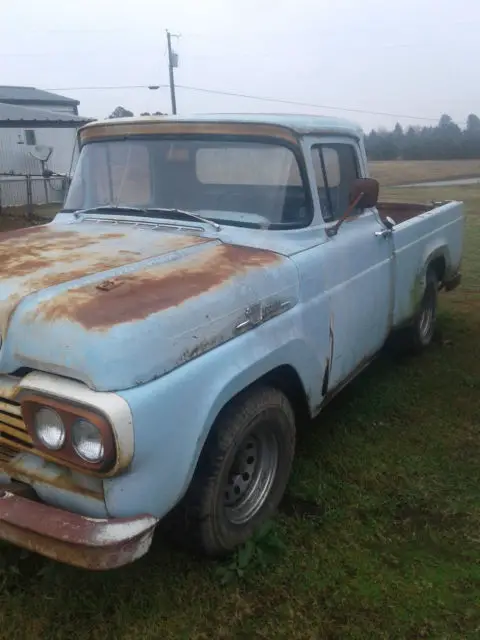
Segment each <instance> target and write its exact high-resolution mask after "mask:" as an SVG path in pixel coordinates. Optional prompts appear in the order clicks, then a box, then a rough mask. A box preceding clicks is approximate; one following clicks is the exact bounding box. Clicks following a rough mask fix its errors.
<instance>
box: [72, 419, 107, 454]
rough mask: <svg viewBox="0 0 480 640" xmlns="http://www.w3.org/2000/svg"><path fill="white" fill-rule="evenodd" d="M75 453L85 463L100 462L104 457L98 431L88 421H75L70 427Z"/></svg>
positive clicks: (100, 436) (103, 448)
mask: <svg viewBox="0 0 480 640" xmlns="http://www.w3.org/2000/svg"><path fill="white" fill-rule="evenodd" d="M72 444H73V448H74V450H75V453H76V454H77V455H78V456H80V458H82V460H85V461H86V462H92V463H94V462H100V461H101V460H103V456H104V455H105V447H104V444H103V438H102V434H101V432H100V429H99V428H98V427H96V426H95V425H94V424H92V423H91V422H88V420H77V421H76V422H75V424H74V425H73V427H72Z"/></svg>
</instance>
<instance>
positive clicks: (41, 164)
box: [0, 86, 90, 207]
mask: <svg viewBox="0 0 480 640" xmlns="http://www.w3.org/2000/svg"><path fill="white" fill-rule="evenodd" d="M78 105H79V102H78V100H73V99H71V98H66V97H64V96H60V95H57V94H54V93H50V92H47V91H41V90H39V89H35V88H33V87H5V86H0V206H1V207H8V206H15V205H27V204H28V203H30V204H43V203H45V202H61V201H62V199H63V185H62V181H61V180H59V179H54V180H48V181H45V180H44V179H43V177H42V173H43V170H44V169H46V168H47V169H50V170H52V171H54V172H58V173H61V174H67V173H68V172H69V171H70V167H71V165H72V160H73V161H74V160H75V142H76V132H77V129H78V127H79V126H81V125H83V124H85V123H86V122H88V121H89V120H90V118H82V117H80V116H79V115H78Z"/></svg>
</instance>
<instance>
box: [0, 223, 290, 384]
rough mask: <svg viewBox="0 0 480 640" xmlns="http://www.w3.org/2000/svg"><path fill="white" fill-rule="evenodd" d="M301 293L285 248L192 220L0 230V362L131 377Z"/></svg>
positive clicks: (217, 340)
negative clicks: (238, 238) (235, 239)
mask: <svg viewBox="0 0 480 640" xmlns="http://www.w3.org/2000/svg"><path fill="white" fill-rule="evenodd" d="M297 300H298V282H297V275H296V270H295V268H294V266H293V264H292V263H291V262H290V260H289V259H288V258H285V257H283V256H281V255H279V254H277V253H274V252H272V251H266V250H262V249H255V248H249V247H243V246H233V245H231V244H224V243H222V242H221V241H220V240H218V239H216V238H212V237H207V236H205V235H203V234H202V233H200V232H198V233H197V232H196V231H195V230H193V231H192V232H191V233H190V232H181V231H177V232H172V231H169V230H168V229H166V228H165V229H164V228H162V227H160V228H158V227H157V228H125V227H123V228H122V227H121V225H119V226H118V228H113V229H112V225H109V224H107V223H105V224H103V223H93V222H89V223H87V222H85V221H84V222H82V223H77V224H55V223H54V224H49V225H44V226H39V227H32V228H29V229H24V230H20V231H15V232H10V233H4V234H1V235H0V334H1V336H2V339H3V344H2V346H1V347H0V373H12V372H14V371H15V370H17V369H19V368H22V367H27V368H32V369H36V370H42V371H48V372H51V373H58V374H60V375H67V376H69V377H72V378H75V379H79V380H83V381H84V382H86V383H87V384H88V385H89V386H90V387H92V388H94V389H98V390H116V389H124V388H129V387H132V386H135V385H137V384H141V383H144V382H147V381H149V380H152V379H154V378H156V377H159V376H160V375H163V374H165V373H167V372H168V371H171V370H172V369H174V368H176V367H177V366H180V365H181V364H184V363H185V362H187V361H188V360H190V359H191V358H194V357H196V356H198V355H200V354H202V353H204V352H205V351H208V350H209V349H211V348H213V347H215V346H217V345H219V344H221V343H223V342H225V341H226V340H228V339H231V338H233V337H235V335H238V333H239V332H240V331H242V326H241V325H242V323H243V325H245V319H246V318H247V315H248V314H249V313H250V314H252V313H253V316H255V314H257V316H258V317H259V318H260V319H261V320H262V319H263V320H264V319H266V316H268V315H269V314H270V315H275V314H276V313H278V312H279V311H280V310H285V309H286V308H288V307H290V306H292V305H294V304H295V303H296V302H297ZM260 307H261V308H260ZM246 314H247V315H246ZM250 317H251V316H250ZM251 326H253V324H252V325H251Z"/></svg>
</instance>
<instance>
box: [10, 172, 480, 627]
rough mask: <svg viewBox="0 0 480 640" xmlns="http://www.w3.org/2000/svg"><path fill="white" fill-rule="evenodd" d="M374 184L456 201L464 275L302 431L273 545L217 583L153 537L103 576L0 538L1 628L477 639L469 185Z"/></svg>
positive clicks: (477, 406)
mask: <svg viewBox="0 0 480 640" xmlns="http://www.w3.org/2000/svg"><path fill="white" fill-rule="evenodd" d="M417 177H418V176H417ZM383 195H384V197H388V199H392V198H396V199H398V198H402V199H409V200H413V201H424V200H430V199H436V200H438V199H443V198H456V199H463V200H465V202H466V205H467V211H468V222H467V224H468V229H467V234H466V247H465V259H464V265H463V272H464V282H463V285H462V287H461V288H460V289H458V290H457V291H455V292H452V293H450V294H444V295H442V296H441V314H440V327H439V335H438V337H437V339H436V342H435V344H434V345H433V347H432V348H431V350H430V351H429V352H428V353H426V354H424V355H423V356H421V357H419V358H404V359H400V360H397V359H392V357H391V356H390V357H389V356H387V355H385V356H383V357H381V358H380V359H379V360H378V361H377V362H376V363H375V364H374V365H372V367H371V368H370V369H369V370H368V371H367V372H366V373H365V374H363V375H362V376H361V377H360V378H359V379H357V380H356V381H355V382H354V383H353V384H352V385H351V386H350V387H349V388H348V389H347V390H345V391H344V392H343V393H342V394H341V395H340V396H339V397H338V398H337V399H336V400H335V401H334V403H332V404H331V405H330V407H329V408H328V409H326V410H325V412H323V413H322V415H321V417H320V418H319V419H318V420H316V422H315V423H314V424H312V425H308V426H307V428H305V429H302V431H301V436H300V438H299V443H298V454H297V459H296V463H295V466H294V473H293V477H292V480H291V482H290V485H289V488H288V499H287V500H286V501H285V504H284V506H283V508H282V512H281V514H280V516H279V517H278V518H277V520H276V521H275V528H274V533H273V534H270V535H269V536H267V538H266V539H265V540H264V541H260V542H258V548H263V547H265V548H266V546H267V543H268V542H269V541H270V542H272V541H274V540H275V539H279V540H280V541H281V542H282V543H283V545H284V548H283V549H279V550H278V551H277V555H276V556H275V557H274V559H273V560H272V561H271V563H270V564H268V565H267V566H266V567H264V568H261V567H259V566H258V565H257V564H256V563H255V562H250V563H249V564H247V566H246V568H245V573H244V575H243V576H242V577H241V578H238V579H236V580H235V581H234V582H233V583H231V584H228V585H226V586H225V585H223V584H222V577H224V576H225V575H227V574H226V573H225V571H224V569H225V567H224V565H219V564H217V563H212V562H205V561H198V560H195V559H193V558H191V557H189V556H187V555H184V554H182V553H180V552H178V551H174V550H173V549H172V548H170V547H168V546H167V545H166V544H165V543H163V542H162V540H161V538H160V537H159V538H158V539H157V540H156V543H155V546H154V548H153V550H152V552H151V553H150V554H149V555H148V556H147V557H146V558H144V559H142V560H140V561H139V562H138V563H136V564H135V565H132V566H130V567H128V568H125V569H122V570H118V571H116V572H112V573H105V574H90V573H86V572H82V571H80V570H75V569H71V568H68V567H64V566H60V565H56V564H54V563H52V562H49V561H46V560H43V559H41V558H39V557H37V556H33V555H24V554H22V553H21V552H20V551H17V550H16V549H13V548H11V547H5V548H4V549H3V555H1V556H0V561H1V563H2V565H1V566H2V568H1V570H0V586H1V589H0V638H1V639H3V638H5V639H7V638H8V639H9V640H17V639H20V638H22V639H23V638H25V639H27V638H28V639H29V638H48V639H49V640H50V639H52V640H53V639H56V638H58V639H61V638H62V639H63V638H75V640H83V639H85V640H87V638H88V639H97V638H98V639H100V640H104V639H105V638H108V639H110V638H112V639H117V638H122V639H123V638H125V639H127V638H128V639H132V640H136V639H138V640H140V639H142V640H144V639H145V640H146V639H154V638H155V639H157V638H158V639H160V638H161V639H162V640H163V639H167V638H175V639H176V638H178V639H188V640H190V639H192V640H194V639H198V640H200V639H205V640H207V639H210V638H238V639H245V640H246V639H250V638H269V639H273V638H275V639H276V638H285V639H289V640H290V639H297V638H298V639H302V640H304V639H307V638H312V639H313V638H315V639H324V638H325V639H337V638H338V639H340V638H341V639H343V638H358V639H362V640H364V639H370V638H399V639H404V638H407V639H408V638H412V639H417V638H435V639H437V638H438V639H440V638H442V639H447V638H459V639H464V638H479V637H480V605H479V602H480V596H479V594H480V550H479V545H480V534H479V530H480V465H479V463H478V461H479V456H480V433H479V416H480V364H479V363H480V213H479V212H480V189H479V188H478V187H466V188H465V187H463V188H455V189H453V188H448V189H446V188H442V189H415V190H414V189H408V190H402V191H401V193H399V192H395V191H393V190H392V191H391V192H389V193H388V192H387V193H384V194H383ZM237 561H239V562H241V561H242V558H241V557H237ZM219 570H220V573H221V575H219Z"/></svg>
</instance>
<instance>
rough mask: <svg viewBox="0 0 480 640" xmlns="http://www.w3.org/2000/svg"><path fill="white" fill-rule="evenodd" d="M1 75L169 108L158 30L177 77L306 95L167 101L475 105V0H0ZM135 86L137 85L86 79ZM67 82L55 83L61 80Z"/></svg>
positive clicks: (466, 108)
mask: <svg viewBox="0 0 480 640" xmlns="http://www.w3.org/2000/svg"><path fill="white" fill-rule="evenodd" d="M0 2H1V3H2V8H1V18H0V84H12V85H33V86H36V87H38V88H42V89H51V90H57V91H58V92H59V93H62V94H64V95H67V96H71V97H73V98H76V99H78V100H80V103H81V104H80V113H81V114H82V115H86V116H93V117H105V116H107V115H108V114H109V113H110V112H111V111H112V110H113V109H114V108H115V107H116V106H117V105H122V106H124V107H126V108H128V109H130V110H132V111H134V112H135V113H136V114H139V113H140V112H142V111H156V110H160V111H163V112H167V111H169V110H170V103H169V92H168V89H167V88H163V89H160V90H158V91H150V90H148V89H147V88H141V86H144V85H151V84H167V82H168V69H167V59H166V42H165V29H170V30H171V31H172V32H175V33H180V34H181V38H180V39H179V40H174V45H175V48H176V50H177V51H178V54H179V56H180V65H179V68H178V69H177V70H176V82H177V83H178V84H179V85H186V86H192V87H198V88H203V89H213V90H219V91H227V92H238V93H243V94H249V95H255V96H263V97H265V96H266V97H272V98H277V99H282V100H292V101H298V102H306V103H312V104H315V105H319V106H318V107H314V106H308V107H307V106H304V107H302V106H298V105H293V104H292V105H289V104H282V103H274V102H265V101H261V100H253V99H245V98H240V97H228V96H222V95H215V94H209V93H202V92H198V91H192V90H186V89H181V88H179V89H178V94H177V101H178V110H179V113H195V112H254V111H256V112H303V113H315V114H322V113H323V114H328V115H339V116H343V117H347V118H349V119H350V120H352V119H353V120H355V121H357V122H359V123H360V124H361V125H362V126H364V127H365V128H366V129H370V128H372V127H375V126H378V125H382V126H393V125H394V124H395V121H396V120H400V122H402V124H428V120H426V121H422V120H421V119H409V118H405V117H403V118H392V117H388V116H385V115H375V114H373V113H361V112H355V111H342V110H336V109H327V108H326V107H327V106H330V107H338V108H344V109H354V110H360V111H366V112H384V113H392V114H405V115H409V116H418V117H424V118H432V119H437V118H438V117H439V116H440V115H441V114H442V113H449V114H450V115H451V116H452V117H453V118H454V119H455V120H456V121H457V122H459V123H462V122H463V121H465V119H466V116H467V115H468V114H469V113H471V112H476V113H478V114H479V115H480V82H479V81H478V61H479V60H480V37H479V33H480V0H455V2H453V1H452V0H449V1H447V0H398V2H388V0H293V1H292V0H240V1H238V0H237V1H235V2H234V1H233V0H201V2H200V1H199V0H197V1H196V2H195V1H194V0H170V1H168V2H167V1H166V0H134V1H133V2H129V3H128V4H127V3H125V4H122V3H121V2H120V0H115V1H114V0H46V1H44V2H38V0H15V1H8V0H0ZM101 86H106V87H112V86H116V87H118V86H122V87H123V86H135V87H138V86H140V88H123V89H104V90H100V89H96V90H95V89H86V88H85V87H101ZM67 88H68V90H67Z"/></svg>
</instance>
